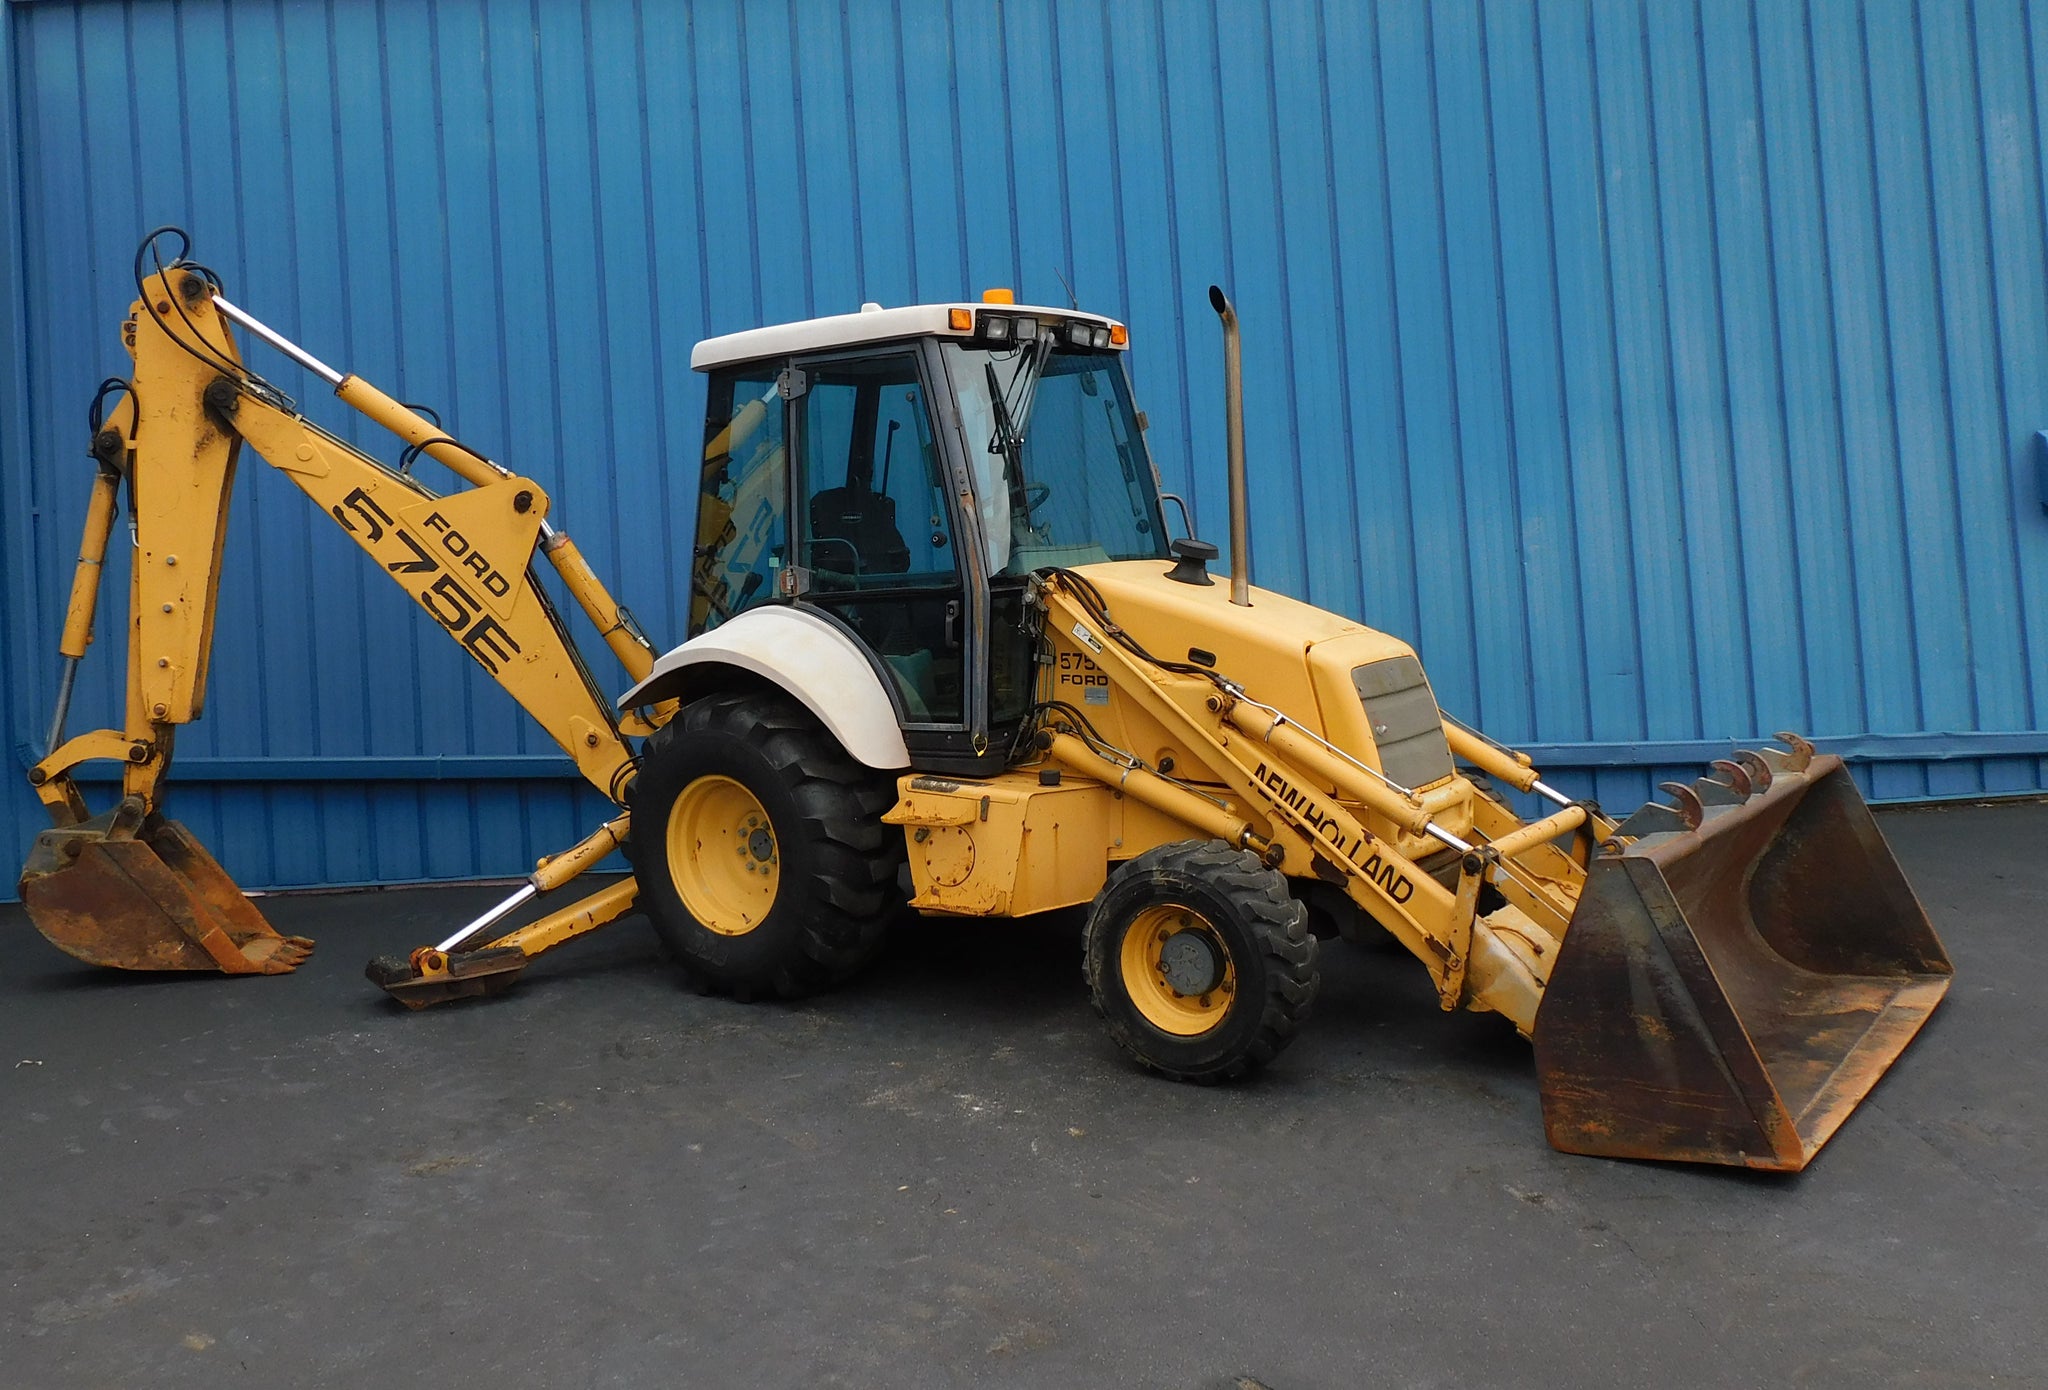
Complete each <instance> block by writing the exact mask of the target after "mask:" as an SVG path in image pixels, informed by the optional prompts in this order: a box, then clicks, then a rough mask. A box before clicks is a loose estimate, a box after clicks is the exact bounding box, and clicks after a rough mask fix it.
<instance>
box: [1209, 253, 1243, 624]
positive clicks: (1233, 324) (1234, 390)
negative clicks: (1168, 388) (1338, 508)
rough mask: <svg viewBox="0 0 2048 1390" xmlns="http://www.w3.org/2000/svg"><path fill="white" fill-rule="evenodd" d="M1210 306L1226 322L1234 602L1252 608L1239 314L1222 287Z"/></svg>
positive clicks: (1214, 290)
mask: <svg viewBox="0 0 2048 1390" xmlns="http://www.w3.org/2000/svg"><path fill="white" fill-rule="evenodd" d="M1209 304H1210V307H1212V308H1214V309H1215V310H1216V317H1218V318H1220V319H1222V320H1223V419H1224V430H1225V434H1226V437H1227V440H1228V447H1229V458H1230V601H1231V602H1232V603H1234V604H1236V605H1237V606H1238V607H1240V608H1249V607H1251V606H1252V597H1251V583H1252V579H1251V572H1252V535H1251V516H1250V513H1249V510H1248V508H1249V503H1248V502H1247V501H1246V498H1245V485H1244V367H1243V362H1242V358H1241V355H1240V353H1239V351H1238V344H1237V310H1236V309H1234V308H1232V307H1231V304H1230V297H1229V296H1228V295H1226V294H1224V293H1223V288H1222V286H1220V285H1211V286H1209Z"/></svg>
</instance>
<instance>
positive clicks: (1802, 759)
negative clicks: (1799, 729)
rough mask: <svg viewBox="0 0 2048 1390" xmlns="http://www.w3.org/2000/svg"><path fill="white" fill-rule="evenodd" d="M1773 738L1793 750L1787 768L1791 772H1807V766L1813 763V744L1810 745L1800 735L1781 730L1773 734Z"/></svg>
mask: <svg viewBox="0 0 2048 1390" xmlns="http://www.w3.org/2000/svg"><path fill="white" fill-rule="evenodd" d="M1771 737H1772V738H1774V739H1776V740H1778V742H1780V743H1782V744H1784V745H1785V746H1786V747H1787V748H1789V749H1791V750H1792V753H1791V756H1790V757H1789V758H1788V759H1787V760H1786V762H1787V766H1788V767H1789V768H1790V770H1791V771H1793V772H1804V771H1806V769H1807V765H1808V764H1810V763H1811V762H1812V761H1813V745H1812V744H1810V743H1808V742H1807V741H1806V740H1805V739H1803V738H1801V737H1800V736H1799V735H1797V734H1794V733H1787V732H1786V731H1784V730H1783V729H1780V730H1779V731H1778V732H1777V733H1775V734H1772V735H1771Z"/></svg>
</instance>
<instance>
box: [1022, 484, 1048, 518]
mask: <svg viewBox="0 0 2048 1390" xmlns="http://www.w3.org/2000/svg"><path fill="white" fill-rule="evenodd" d="M1050 496H1052V484H1051V483H1026V484H1024V492H1023V499H1024V515H1025V517H1026V518H1029V517H1030V516H1031V514H1032V513H1033V512H1035V511H1037V510H1038V509H1039V508H1040V507H1042V506H1044V505H1045V499H1046V498H1048V497H1050Z"/></svg>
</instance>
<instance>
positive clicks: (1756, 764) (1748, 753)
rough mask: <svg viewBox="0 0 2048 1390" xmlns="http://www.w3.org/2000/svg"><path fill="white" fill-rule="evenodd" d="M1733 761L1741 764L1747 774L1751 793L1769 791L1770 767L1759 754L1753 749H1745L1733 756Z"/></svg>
mask: <svg viewBox="0 0 2048 1390" xmlns="http://www.w3.org/2000/svg"><path fill="white" fill-rule="evenodd" d="M1735 761H1736V762H1738V763H1741V764H1742V766H1743V768H1744V769H1745V770H1746V771H1747V772H1748V773H1749V785H1750V787H1751V789H1752V791H1757V792H1767V791H1769V790H1770V789H1771V765H1770V764H1769V763H1767V762H1765V761H1764V759H1763V756H1762V755H1761V754H1759V753H1757V752H1756V751H1755V750H1754V749H1749V748H1745V749H1743V750H1742V751H1741V752H1739V753H1737V754H1736V755H1735Z"/></svg>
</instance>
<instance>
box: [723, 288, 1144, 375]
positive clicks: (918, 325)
mask: <svg viewBox="0 0 2048 1390" xmlns="http://www.w3.org/2000/svg"><path fill="white" fill-rule="evenodd" d="M955 309H969V310H972V311H974V312H975V313H979V314H987V313H994V314H1002V315H1004V316H1006V317H1017V318H1035V319H1037V320H1038V321H1039V322H1040V323H1055V324H1064V323H1071V322H1073V321H1074V320H1076V319H1079V320H1081V321H1083V322H1085V323H1091V324H1104V325H1114V324H1115V322H1116V320H1114V319H1110V318H1105V317H1103V316H1102V315H1101V314H1088V313H1083V312H1081V311H1080V310H1078V309H1052V308H1047V307H1045V306H1043V305H1037V304H967V303H959V304H912V305H908V306H906V307H904V308H901V309H884V308H882V307H881V306H880V305H878V304H869V305H865V306H863V307H862V309H861V311H860V312H859V313H857V314H832V315H830V316H828V317H826V318H821V319H803V320H801V321H799V322H797V323H778V324H773V325H771V326H769V327H767V328H750V329H748V330H747V331H746V332H744V333H728V334H726V335H725V336H724V337H721V338H706V339H705V340H704V341H703V342H701V343H699V344H697V346H696V349H695V350H694V351H692V352H691V353H690V366H691V367H692V368H693V369H695V370H697V371H700V372H705V371H710V370H711V369H712V368H714V367H724V366H729V365H731V364H733V363H738V362H758V361H760V360H761V359H763V358H772V357H787V356H789V355H790V354H792V353H798V352H825V351H830V350H831V349H833V348H842V347H858V346H859V345H860V344H862V343H879V342H886V341H888V340H890V339H892V338H921V337H927V336H931V337H940V338H971V337H973V336H974V334H973V333H972V332H965V331H962V330H960V329H957V328H954V327H952V326H951V324H952V317H953V310H955ZM1128 346H1129V345H1128V344H1127V343H1126V344H1121V345H1118V350H1119V351H1122V350H1123V349H1124V348H1126V347H1128Z"/></svg>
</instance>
